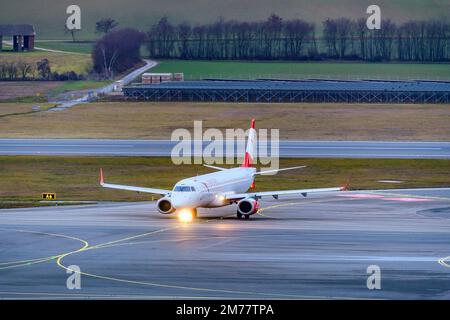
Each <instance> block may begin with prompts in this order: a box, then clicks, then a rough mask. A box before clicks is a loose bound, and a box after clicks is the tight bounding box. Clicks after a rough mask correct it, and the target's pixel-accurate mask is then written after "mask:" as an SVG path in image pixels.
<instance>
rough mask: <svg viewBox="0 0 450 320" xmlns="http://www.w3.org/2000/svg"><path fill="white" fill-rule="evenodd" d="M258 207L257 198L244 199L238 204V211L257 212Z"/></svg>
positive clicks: (241, 212) (246, 213)
mask: <svg viewBox="0 0 450 320" xmlns="http://www.w3.org/2000/svg"><path fill="white" fill-rule="evenodd" d="M258 208H259V206H258V201H256V200H255V199H242V200H241V201H239V202H238V205H237V210H238V212H239V213H240V214H243V215H252V214H255V213H256V211H258Z"/></svg>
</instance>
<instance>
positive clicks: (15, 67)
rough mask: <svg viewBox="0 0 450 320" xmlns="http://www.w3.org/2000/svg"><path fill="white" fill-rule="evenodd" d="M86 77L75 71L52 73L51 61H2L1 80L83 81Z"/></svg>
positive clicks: (0, 65)
mask: <svg viewBox="0 0 450 320" xmlns="http://www.w3.org/2000/svg"><path fill="white" fill-rule="evenodd" d="M83 79H84V76H83V75H80V74H77V73H76V72H75V71H69V72H64V73H58V72H56V71H54V72H52V69H51V66H50V61H49V60H48V59H42V60H40V61H38V62H36V63H31V62H27V61H0V80H7V81H16V80H21V81H26V80H55V81H66V80H83Z"/></svg>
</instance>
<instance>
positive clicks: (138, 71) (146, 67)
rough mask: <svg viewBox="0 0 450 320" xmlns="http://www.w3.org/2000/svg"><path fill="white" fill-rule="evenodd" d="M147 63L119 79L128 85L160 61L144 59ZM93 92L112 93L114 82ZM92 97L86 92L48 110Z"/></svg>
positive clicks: (68, 105) (85, 100) (64, 107)
mask: <svg viewBox="0 0 450 320" xmlns="http://www.w3.org/2000/svg"><path fill="white" fill-rule="evenodd" d="M144 62H145V65H143V66H142V67H140V68H138V69H136V70H134V71H132V72H130V73H128V74H127V75H125V76H124V77H123V78H121V79H119V80H121V81H122V84H123V85H127V84H129V83H130V82H131V81H133V80H134V79H135V78H136V77H137V76H139V75H140V74H141V73H143V72H145V71H147V70H149V69H151V68H153V67H155V66H156V65H157V64H158V63H157V62H156V61H153V60H144ZM91 91H92V94H105V93H110V92H113V91H114V83H111V84H109V85H106V86H104V87H101V88H98V89H92V90H91ZM90 99H91V95H89V94H86V95H84V96H82V97H80V98H76V99H73V100H70V101H62V102H61V103H60V104H58V106H56V107H55V108H51V109H49V110H48V112H53V111H61V110H65V109H67V108H71V107H73V106H76V105H78V104H80V103H86V102H89V101H90Z"/></svg>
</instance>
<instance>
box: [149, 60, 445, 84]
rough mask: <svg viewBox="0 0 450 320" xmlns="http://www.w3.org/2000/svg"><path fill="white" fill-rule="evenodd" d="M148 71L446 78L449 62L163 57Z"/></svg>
mask: <svg viewBox="0 0 450 320" xmlns="http://www.w3.org/2000/svg"><path fill="white" fill-rule="evenodd" d="M152 72H184V76H185V79H187V80H197V79H202V78H242V79H254V78H292V79H297V78H304V77H309V78H316V77H317V78H323V77H325V78H341V79H346V78H350V79H355V78H358V79H367V78H384V79H417V78H420V79H447V80H450V64H409V63H363V62H361V63H360V62H354V63H333V62H245V61H185V60H164V61H161V63H160V64H159V65H157V66H156V67H155V68H153V69H152Z"/></svg>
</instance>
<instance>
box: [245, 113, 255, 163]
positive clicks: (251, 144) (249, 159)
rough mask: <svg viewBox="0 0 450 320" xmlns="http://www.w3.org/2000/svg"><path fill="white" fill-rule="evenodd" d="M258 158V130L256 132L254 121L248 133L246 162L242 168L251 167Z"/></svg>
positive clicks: (253, 120)
mask: <svg viewBox="0 0 450 320" xmlns="http://www.w3.org/2000/svg"><path fill="white" fill-rule="evenodd" d="M255 157H256V130H255V119H252V122H251V124H250V129H249V131H248V140H247V147H246V149H245V157H244V162H243V163H242V167H244V168H248V167H251V166H252V164H253V163H254V160H255Z"/></svg>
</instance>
